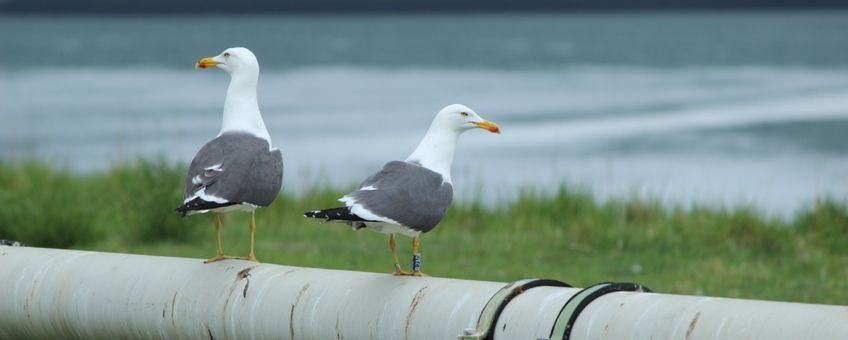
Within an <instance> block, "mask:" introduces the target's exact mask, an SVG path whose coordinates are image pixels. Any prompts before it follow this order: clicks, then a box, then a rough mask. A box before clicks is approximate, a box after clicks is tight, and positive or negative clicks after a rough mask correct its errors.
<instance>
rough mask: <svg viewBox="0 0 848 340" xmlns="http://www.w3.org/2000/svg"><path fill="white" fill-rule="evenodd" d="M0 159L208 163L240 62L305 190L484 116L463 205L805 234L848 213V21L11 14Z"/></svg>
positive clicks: (345, 180)
mask: <svg viewBox="0 0 848 340" xmlns="http://www.w3.org/2000/svg"><path fill="white" fill-rule="evenodd" d="M0 32H2V33H0V46H2V49H0V123H1V124H2V125H0V158H2V159H4V160H7V161H15V160H20V159H28V158H32V157H35V158H41V159H47V160H50V161H51V162H56V163H58V164H62V165H66V166H70V167H72V168H74V169H77V170H80V171H91V170H97V169H103V168H107V167H108V166H110V165H111V164H115V163H117V162H121V161H125V160H132V159H135V158H136V157H138V156H139V155H142V156H155V155H162V156H164V157H166V158H167V159H171V160H179V161H184V162H188V161H189V160H190V159H191V157H192V156H193V155H194V152H195V151H196V150H197V149H198V148H199V147H200V146H201V145H202V144H203V143H204V142H205V141H206V140H208V139H210V138H212V137H214V136H215V134H217V132H218V129H219V128H220V119H221V107H222V103H223V96H224V92H225V89H226V83H227V77H226V75H225V74H224V73H223V72H220V71H217V70H193V69H192V66H193V63H194V61H196V60H197V59H198V58H199V57H203V56H208V55H214V54H217V53H219V52H220V51H221V50H222V49H224V48H226V47H230V46H239V45H240V46H246V47H249V48H251V49H253V50H254V52H256V53H257V55H258V56H259V59H260V62H261V64H262V75H261V77H260V90H259V95H260V107H261V108H262V111H263V115H264V117H265V120H266V123H267V125H268V128H269V130H270V132H271V135H272V138H273V139H274V143H275V144H276V145H278V146H279V147H280V148H281V149H282V150H283V152H284V157H285V159H286V171H287V173H286V178H285V180H284V186H285V190H291V191H293V192H300V191H302V190H303V189H304V188H306V187H309V186H312V185H315V184H323V183H329V184H334V185H350V184H353V183H356V182H358V181H359V180H361V179H362V178H364V177H365V176H367V175H368V174H370V173H371V172H373V171H375V170H376V169H378V168H379V167H380V166H381V165H382V163H384V162H385V161H386V160H389V159H403V158H405V157H406V156H407V155H408V154H409V153H410V152H412V150H413V149H414V147H415V145H416V143H417V141H418V140H419V138H420V137H421V136H422V135H423V133H424V130H425V129H426V126H427V124H428V123H429V121H430V120H431V119H432V116H433V115H434V114H435V113H436V112H437V111H438V110H439V109H440V108H441V107H442V106H444V105H447V104H450V103H455V102H459V103H464V104H466V105H469V106H471V107H472V108H474V109H475V110H476V111H477V112H478V113H480V114H481V115H482V116H484V117H486V118H488V119H491V120H493V121H496V122H498V123H500V124H501V126H502V128H503V130H504V133H503V134H502V135H492V134H488V133H485V132H484V131H472V132H469V133H467V134H466V135H463V136H462V138H461V139H460V145H459V148H458V152H457V160H456V162H455V164H454V171H453V172H454V175H453V177H454V182H455V187H456V189H457V190H458V194H459V197H460V199H463V198H467V197H469V196H470V195H475V194H476V193H478V192H482V193H483V194H484V195H485V196H486V198H487V199H488V200H491V201H497V200H500V199H508V198H509V197H512V196H513V195H514V193H515V191H516V188H518V187H527V186H529V187H537V188H542V189H547V188H552V187H555V186H557V185H558V184H559V183H562V182H567V183H574V184H581V185H586V186H589V187H590V188H592V189H593V190H594V192H595V193H596V194H597V195H598V197H599V198H601V199H603V198H606V197H622V196H624V197H627V196H632V195H640V196H649V197H655V198H660V199H662V200H664V201H666V202H671V203H680V204H684V205H688V204H691V203H696V202H697V203H703V204H711V205H735V204H740V203H743V204H751V205H754V206H757V207H759V208H761V209H763V210H765V211H768V212H769V213H773V214H776V215H784V216H785V215H788V214H790V213H792V212H793V211H795V210H797V209H798V208H799V207H802V206H804V205H809V204H810V203H812V202H813V200H814V199H815V198H816V197H821V196H823V195H831V196H835V197H839V198H846V197H848V158H846V157H845V156H846V151H848V39H846V38H845V37H846V36H848V12H839V11H832V12H802V13H788V12H776V13H769V12H766V13H752V12H745V13H720V14H709V13H700V14H687V13H665V14H649V13H640V14H592V15H587V14H573V15H567V14H566V15H457V16H445V15H437V16H436V15H434V16H399V17H392V16H368V15H363V16H279V17H275V16H260V17H248V16H244V17H242V16H232V17H224V16H221V17H178V16H175V17H38V16H35V17H8V16H7V17H0Z"/></svg>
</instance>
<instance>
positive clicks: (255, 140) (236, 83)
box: [177, 47, 283, 263]
mask: <svg viewBox="0 0 848 340" xmlns="http://www.w3.org/2000/svg"><path fill="white" fill-rule="evenodd" d="M196 67H197V68H209V67H217V68H220V69H222V70H224V71H227V73H229V74H230V86H229V88H228V89H227V99H226V100H225V101H224V122H223V124H221V132H220V133H218V136H217V137H215V139H213V140H211V141H209V143H206V145H204V146H203V148H201V149H200V151H198V152H197V155H195V156H194V159H193V160H192V161H191V166H190V167H189V169H188V174H186V179H185V186H186V188H185V200H183V205H181V206H180V207H179V208H177V212H178V213H180V214H182V215H183V216H185V215H191V214H196V213H205V212H209V211H214V212H215V234H216V235H217V237H218V255H216V256H215V257H213V258H211V259H209V260H206V262H205V263H209V262H215V261H220V260H223V259H230V258H236V259H244V260H250V261H256V256H255V255H254V253H253V235H254V230H255V229H256V219H255V218H254V215H255V211H256V208H258V207H265V206H268V205H269V204H271V202H273V201H274V199H275V198H277V194H279V193H280V186H281V185H282V182H283V156H282V153H280V150H278V149H277V148H274V147H273V146H271V137H270V135H269V134H268V129H266V128H265V122H263V121H262V115H261V114H260V113H259V105H258V104H257V102H256V83H257V82H258V80H259V63H258V62H257V61H256V56H254V55H253V52H250V50H248V49H246V48H243V47H233V48H230V49H227V50H226V51H224V52H222V53H221V54H219V55H217V56H215V57H211V58H203V59H200V61H198V62H197V65H196ZM232 210H244V211H247V212H250V255H248V256H247V257H231V256H224V250H223V249H222V244H221V218H220V216H219V213H220V212H224V211H232Z"/></svg>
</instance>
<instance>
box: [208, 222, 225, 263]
mask: <svg viewBox="0 0 848 340" xmlns="http://www.w3.org/2000/svg"><path fill="white" fill-rule="evenodd" d="M215 236H217V237H218V255H215V257H213V258H211V259H208V260H206V261H203V263H210V262H215V261H221V260H223V259H226V257H225V256H224V246H223V242H222V241H221V216H220V214H218V213H215Z"/></svg>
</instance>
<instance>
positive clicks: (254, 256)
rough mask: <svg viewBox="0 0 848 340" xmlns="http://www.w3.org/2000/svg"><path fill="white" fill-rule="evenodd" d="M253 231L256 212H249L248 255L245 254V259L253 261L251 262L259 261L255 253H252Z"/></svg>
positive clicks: (254, 229) (254, 230)
mask: <svg viewBox="0 0 848 340" xmlns="http://www.w3.org/2000/svg"><path fill="white" fill-rule="evenodd" d="M255 232H256V213H255V212H251V213H250V255H248V256H247V259H248V260H250V261H253V262H259V261H256V255H255V254H254V253H253V244H254V242H253V236H254V234H255Z"/></svg>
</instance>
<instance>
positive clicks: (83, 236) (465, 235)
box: [0, 160, 848, 305]
mask: <svg viewBox="0 0 848 340" xmlns="http://www.w3.org/2000/svg"><path fill="white" fill-rule="evenodd" d="M183 175H184V168H183V167H181V166H176V165H171V164H167V163H165V162H163V161H155V160H154V161H138V162H135V163H133V164H129V165H120V166H116V167H115V168H113V169H111V170H109V171H106V172H101V173H93V174H74V173H70V172H68V171H62V170H54V169H50V168H48V167H46V166H45V165H43V164H39V163H27V164H16V165H11V164H2V163H0V238H5V239H13V240H18V241H22V242H25V243H28V244H30V245H34V246H44V247H60V248H66V247H69V248H75V249H90V250H100V251H114V252H130V253H139V254H155V255H167V256H186V257H197V258H206V257H211V256H212V255H214V253H215V240H214V228H213V217H212V216H211V215H198V216H190V217H187V218H180V217H179V216H178V215H177V214H176V213H175V212H174V211H173V209H174V208H175V207H176V206H177V205H178V204H179V203H180V202H181V201H182V185H183ZM344 189H349V188H336V189H333V188H316V189H314V190H312V191H311V192H309V193H307V194H305V195H302V197H297V198H295V197H292V196H288V195H281V196H280V197H279V198H278V199H277V200H276V201H275V202H274V204H272V205H271V206H270V207H268V208H265V209H261V210H259V211H258V213H257V225H258V229H257V250H256V252H257V256H258V257H259V259H260V260H261V261H263V262H270V263H279V264H287V265H295V266H310V267H323V268H335V269H349V270H363V271H374V272H387V271H389V270H391V261H390V256H389V251H388V247H387V242H386V240H387V238H386V237H385V236H384V235H381V234H376V233H372V232H368V231H359V232H353V231H351V230H350V229H349V228H348V227H347V226H344V225H339V224H321V223H316V222H315V221H310V220H306V219H304V218H303V217H301V214H302V212H303V211H307V210H312V209H316V208H326V207H331V206H334V205H336V204H337V202H336V198H337V197H339V196H340V195H341V194H342V193H344V192H345V190H344ZM480 201H481V200H475V201H471V202H457V203H455V204H454V206H453V207H452V208H451V210H450V212H449V214H448V216H447V217H446V218H445V220H444V221H443V222H442V223H441V224H440V225H439V227H438V228H437V229H435V230H434V231H433V232H431V233H428V234H426V235H424V236H423V238H422V252H423V254H424V259H423V260H424V269H425V271H426V272H428V273H429V274H431V275H434V276H440V277H455V278H465V279H476V280H491V281H512V280H517V279H521V278H528V277H543V278H553V279H559V280H563V281H566V282H569V283H571V284H573V285H575V286H585V285H588V284H592V283H595V282H601V281H633V282H638V283H642V284H644V285H646V286H648V287H651V288H652V289H654V290H655V291H658V292H664V293H679V294H703V295H710V296H727V297H737V298H753V299H768V300H783V301H798V302H815V303H830V304H842V305H845V304H848V205H846V203H845V202H840V201H835V200H831V199H821V200H818V201H816V202H811V204H810V206H809V207H808V208H806V209H805V210H803V211H802V212H800V213H799V214H798V215H797V216H795V217H794V218H792V219H789V220H780V219H773V218H768V217H766V216H764V215H763V214H762V213H760V212H759V211H757V210H755V209H752V208H750V207H739V208H735V209H719V208H711V207H703V206H701V207H691V208H687V209H683V208H681V207H675V206H663V205H661V204H660V203H658V202H656V201H651V200H640V199H627V200H609V201H605V202H600V203H598V202H597V201H596V200H595V199H594V198H593V197H592V194H591V192H590V191H589V190H587V189H580V188H572V187H568V186H561V187H560V189H559V190H558V191H556V192H555V193H551V194H542V193H538V192H534V191H532V190H524V191H522V192H521V193H519V195H518V196H517V198H516V199H514V200H512V201H510V202H508V203H504V204H501V205H500V206H486V205H483V204H482V203H480ZM223 223H224V240H225V241H224V248H225V251H226V252H227V253H228V254H231V255H246V252H247V247H248V243H247V241H248V237H247V235H248V234H247V231H248V230H247V223H248V215H247V214H245V213H239V212H234V213H228V214H225V215H223ZM409 249H410V245H409V242H408V239H405V238H401V254H404V255H403V257H402V258H403V259H404V262H405V263H404V265H405V266H406V267H408V266H409V265H408V262H409V255H408V254H409Z"/></svg>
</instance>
